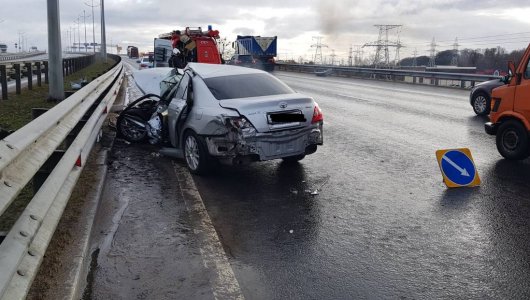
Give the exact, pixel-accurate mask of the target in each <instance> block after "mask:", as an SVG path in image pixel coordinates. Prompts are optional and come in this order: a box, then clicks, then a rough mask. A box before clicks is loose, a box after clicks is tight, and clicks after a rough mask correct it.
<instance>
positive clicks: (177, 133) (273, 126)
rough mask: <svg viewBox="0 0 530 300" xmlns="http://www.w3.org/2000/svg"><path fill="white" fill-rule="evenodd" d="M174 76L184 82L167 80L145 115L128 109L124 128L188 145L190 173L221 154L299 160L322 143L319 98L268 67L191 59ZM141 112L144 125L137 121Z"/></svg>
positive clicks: (229, 158)
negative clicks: (155, 104)
mask: <svg viewBox="0 0 530 300" xmlns="http://www.w3.org/2000/svg"><path fill="white" fill-rule="evenodd" d="M172 81H174V82H176V81H178V82H176V83H175V84H174V85H171V86H169V87H167V86H166V91H165V92H164V91H163V93H162V96H161V97H158V98H159V99H161V101H159V105H158V108H156V109H150V110H149V111H148V112H147V113H144V117H142V116H139V114H137V115H136V116H133V117H132V118H131V116H130V115H131V114H130V113H129V114H127V113H122V115H120V118H121V119H122V122H121V123H122V124H121V127H120V123H119V124H118V129H119V131H120V132H121V133H122V134H123V135H125V136H126V135H127V134H126V133H125V132H126V131H127V130H129V131H130V130H131V128H132V129H133V131H134V130H136V132H135V133H136V134H137V137H138V136H140V137H141V138H150V139H151V141H152V142H153V140H155V141H158V140H159V139H161V140H163V139H164V137H163V136H165V138H166V139H167V142H168V143H170V144H171V146H172V147H174V148H177V149H181V150H182V152H183V155H184V158H185V160H186V163H187V166H188V168H189V170H190V171H191V172H192V173H195V174H204V173H207V172H208V171H209V169H210V168H211V166H212V165H213V163H214V162H215V160H218V161H222V162H228V163H233V164H241V163H247V162H252V161H265V160H272V159H280V158H281V159H283V160H285V161H288V162H295V161H299V160H301V159H303V158H304V157H305V156H306V155H309V154H313V153H315V152H316V150H317V146H318V145H322V144H323V115H322V112H321V110H320V108H319V107H318V104H317V103H316V102H315V101H314V100H313V99H312V98H311V97H308V96H305V95H301V94H298V93H296V92H295V91H293V90H292V89H291V88H289V87H288V86H287V85H285V84H284V83H283V82H281V81H280V80H278V79H277V78H276V77H274V76H272V75H270V74H269V73H267V72H264V71H261V70H256V69H250V68H242V67H236V66H228V65H212V64H199V63H190V64H188V66H187V67H186V69H185V70H184V72H183V74H175V75H173V77H172V78H170V79H168V80H165V81H164V82H172ZM147 98H148V97H147ZM165 99H167V100H165ZM135 102H136V101H135ZM124 112H125V110H124ZM126 115H129V116H128V117H127V116H126ZM145 116H149V117H145ZM142 119H143V120H144V122H143V124H144V128H143V129H142V128H139V125H138V124H139V123H142V122H141V120H142ZM157 123H161V125H160V124H159V125H157ZM126 124H128V125H126ZM134 125H137V127H136V129H134V128H133V127H134ZM160 128H162V130H160ZM164 133H165V134H164Z"/></svg>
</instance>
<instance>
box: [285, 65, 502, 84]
mask: <svg viewBox="0 0 530 300" xmlns="http://www.w3.org/2000/svg"><path fill="white" fill-rule="evenodd" d="M276 69H277V70H283V71H290V72H303V73H314V74H317V73H320V74H322V75H327V76H339V77H357V78H367V79H377V80H389V81H401V82H407V83H412V84H426V85H435V86H451V87H460V88H470V87H473V86H475V84H476V83H477V82H482V81H487V80H491V79H496V78H501V77H500V76H492V75H480V74H467V73H448V72H423V71H415V70H405V69H376V68H357V67H343V66H324V65H306V64H288V63H281V62H277V63H276ZM324 73H325V74H324Z"/></svg>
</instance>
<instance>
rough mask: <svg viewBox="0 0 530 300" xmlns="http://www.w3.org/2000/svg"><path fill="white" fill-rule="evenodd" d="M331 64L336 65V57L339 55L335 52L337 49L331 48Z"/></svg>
mask: <svg viewBox="0 0 530 300" xmlns="http://www.w3.org/2000/svg"><path fill="white" fill-rule="evenodd" d="M330 56H331V65H332V66H334V65H335V57H337V54H335V49H331V55H330Z"/></svg>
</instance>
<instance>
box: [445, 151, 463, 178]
mask: <svg viewBox="0 0 530 300" xmlns="http://www.w3.org/2000/svg"><path fill="white" fill-rule="evenodd" d="M442 159H443V160H445V161H446V162H448V163H449V164H450V165H451V166H453V167H454V168H455V169H457V170H458V172H460V175H462V176H466V177H469V176H470V175H469V173H468V172H467V170H466V169H465V168H464V169H463V168H461V167H460V166H459V165H457V164H456V163H455V162H454V161H452V160H451V159H450V158H449V157H447V156H445V155H444V156H443V157H442Z"/></svg>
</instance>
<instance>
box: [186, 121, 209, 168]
mask: <svg viewBox="0 0 530 300" xmlns="http://www.w3.org/2000/svg"><path fill="white" fill-rule="evenodd" d="M183 152H184V159H185V161H186V165H187V166H188V170H190V172H191V173H192V174H197V175H205V174H207V173H209V171H210V169H211V166H212V163H211V162H212V161H211V160H212V158H211V157H210V154H209V153H208V148H207V147H206V142H205V141H204V138H202V137H200V136H198V135H197V134H196V133H195V132H193V131H192V130H188V131H186V133H185V134H184V139H183Z"/></svg>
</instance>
